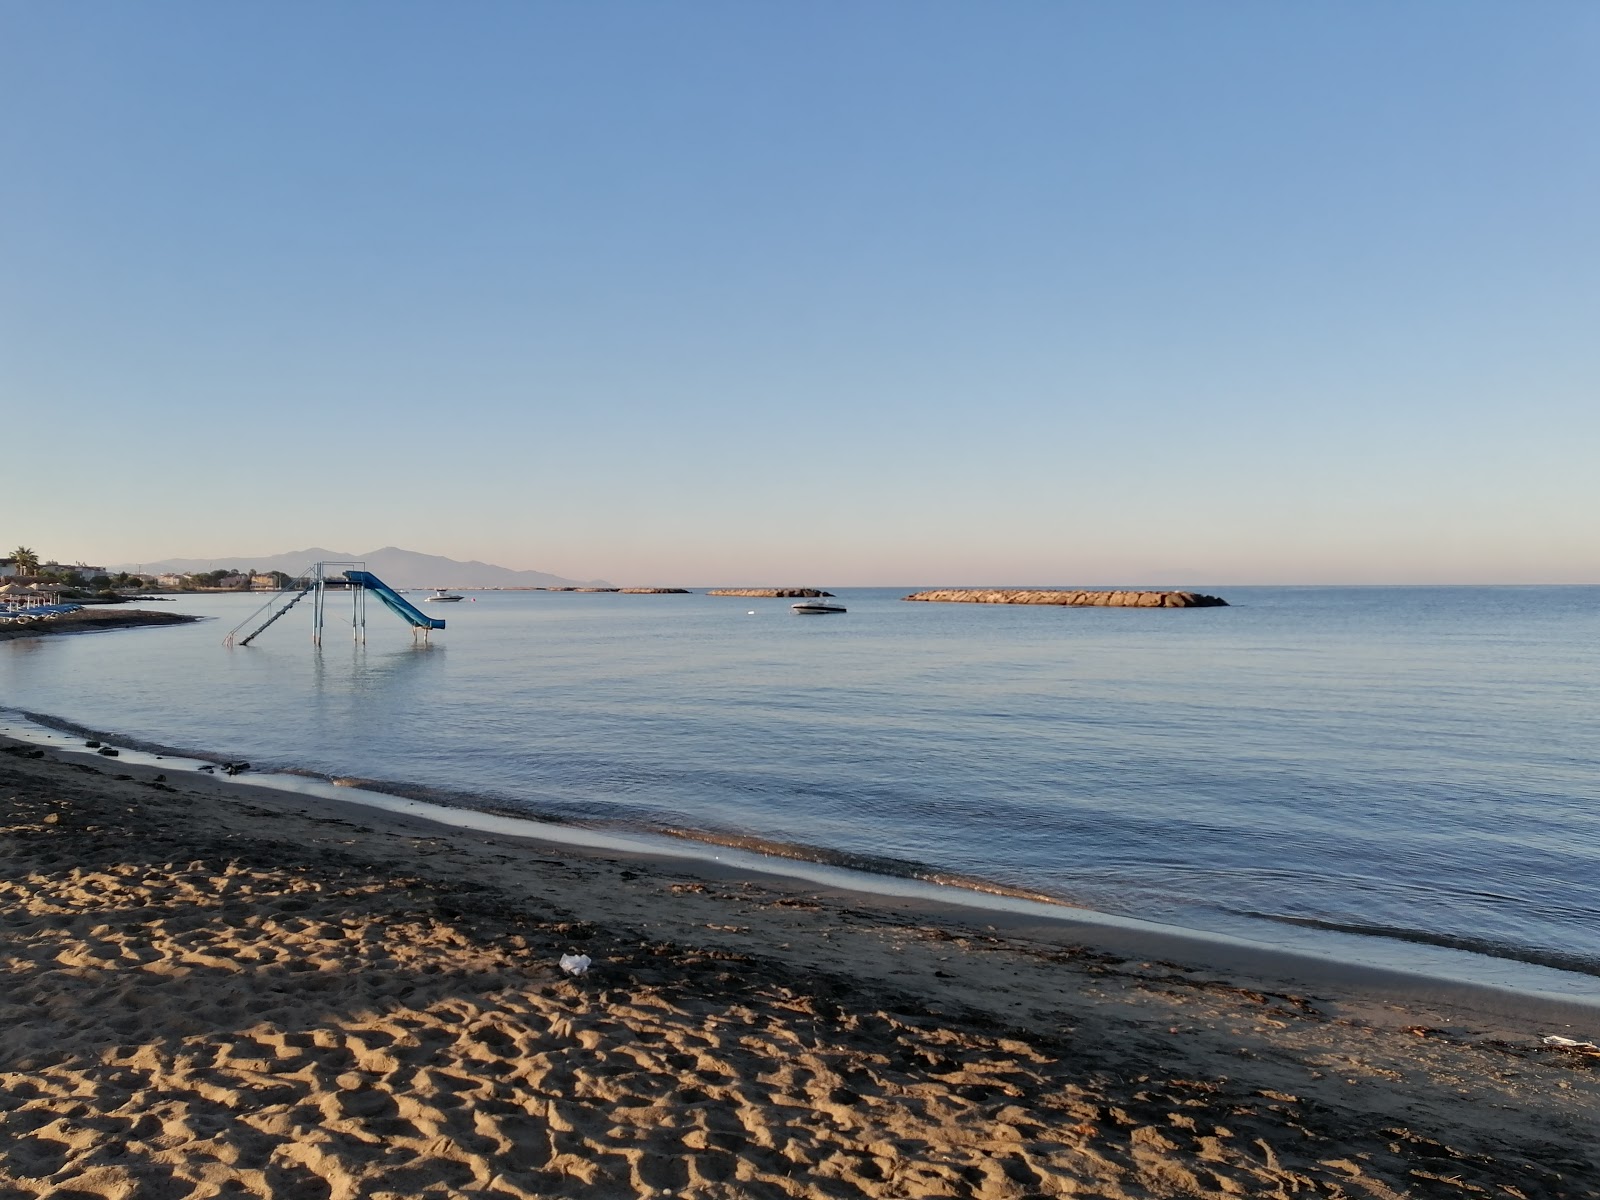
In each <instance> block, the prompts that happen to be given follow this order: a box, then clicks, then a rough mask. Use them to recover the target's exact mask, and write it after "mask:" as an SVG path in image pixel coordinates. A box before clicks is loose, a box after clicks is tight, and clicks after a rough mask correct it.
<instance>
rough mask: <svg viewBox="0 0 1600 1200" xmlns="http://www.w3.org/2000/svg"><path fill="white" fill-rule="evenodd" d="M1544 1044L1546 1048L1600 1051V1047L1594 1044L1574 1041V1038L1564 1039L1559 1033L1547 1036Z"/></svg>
mask: <svg viewBox="0 0 1600 1200" xmlns="http://www.w3.org/2000/svg"><path fill="white" fill-rule="evenodd" d="M1544 1044H1545V1045H1546V1046H1560V1047H1562V1048H1563V1049H1567V1050H1600V1046H1597V1045H1595V1044H1594V1043H1593V1042H1579V1041H1574V1040H1573V1039H1572V1038H1566V1037H1562V1036H1561V1035H1560V1034H1557V1033H1552V1034H1550V1035H1549V1036H1547V1037H1546V1038H1545V1039H1544Z"/></svg>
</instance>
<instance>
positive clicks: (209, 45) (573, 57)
mask: <svg viewBox="0 0 1600 1200" xmlns="http://www.w3.org/2000/svg"><path fill="white" fill-rule="evenodd" d="M1596 62H1600V5H1595V4H1593V3H1590V2H1589V0H1581V2H1580V0H1571V2H1561V0H1541V2H1538V3H1532V4H1522V3H1511V2H1510V0H1501V2H1498V3H1483V2H1479V0H1409V2H1408V3H1405V4H1392V3H1388V2H1387V0H1383V2H1379V0H1339V2H1337V3H1335V2H1332V0H1327V2H1319V0H1305V2H1302V3H1284V2H1282V0H1270V2H1268V0H1214V2H1209V3H1195V2H1194V0H1170V2H1164V0H1135V2H1133V3H1125V4H1109V3H1089V2H1087V0H1050V2H1043V0H1007V2H1003V3H987V2H985V3H979V2H977V0H972V2H968V3H952V2H949V0H876V2H874V3H865V4H863V3H843V2H833V0H818V2H816V3H807V4H777V3H762V2H750V0H680V2H675V3H669V4H663V3H660V2H659V0H648V2H640V3H628V2H623V0H615V2H597V3H592V4H588V3H586V4H573V3H570V2H567V0H562V2H559V3H553V2H552V3H547V2H541V0H515V2H512V0H477V2H475V3H473V4H470V5H447V4H443V3H416V2H413V0H382V2H371V3H368V2H362V0H343V2H335V3H328V4H311V3H288V4H281V3H265V2H263V0H254V2H251V0H240V2H239V3H230V4H224V5H219V4H214V3H210V2H205V3H201V2H198V0H168V2H165V3H161V4H128V3H123V2H121V0H116V2H111V0H80V2H75V3H72V4H41V3H37V2H34V0H0V450H3V461H4V463H5V477H6V480H7V489H6V490H7V493H8V500H7V503H6V504H5V505H4V507H3V509H0V543H3V546H4V549H6V550H9V549H10V548H11V547H12V546H16V545H19V544H21V545H27V546H29V547H31V548H33V549H34V550H36V551H38V552H39V553H40V554H41V555H42V556H44V557H45V558H54V559H59V560H60V561H63V562H76V561H85V562H89V563H92V564H97V565H99V564H108V563H126V562H139V561H154V560H158V559H162V558H170V557H193V558H205V557H210V556H223V555H234V554H242V555H252V554H253V555H263V556H264V555H267V554H274V553H281V552H285V551H290V550H295V549H298V548H301V547H306V546H312V545H321V546H330V547H335V548H338V549H341V550H344V551H347V552H351V553H361V552H366V551H368V550H372V549H375V548H377V547H380V546H386V545H398V546H402V547H405V548H407V549H413V550H419V551H423V552H426V553H431V554H443V555H447V556H449V557H452V558H458V559H480V560H484V561H488V562H494V563H498V564H501V565H504V566H508V567H513V568H518V569H536V570H544V571H551V572H554V573H556V574H559V575H563V576H567V577H571V578H580V579H589V578H604V579H607V580H610V581H612V582H616V583H623V584H657V585H662V586H695V585H711V584H717V583H726V584H735V583H748V584H753V585H761V584H780V583H793V582H805V583H814V584H817V585H823V586H827V585H833V586H852V585H855V586H868V585H884V586H888V585H901V584H906V585H936V584H948V585H957V584H971V585H979V584H992V585H1004V584H1015V585H1028V584H1033V585H1050V584H1056V585H1064V586H1089V585H1095V584H1107V585H1111V584H1123V585H1141V584H1142V585H1148V586H1179V587H1182V586H1201V585H1217V584H1226V583H1237V584H1249V583H1290V584H1293V583H1306V584H1314V583H1475V582H1482V583H1499V582H1511V583H1535V582H1548V583H1600V533H1597V530H1596V515H1597V514H1600V465H1597V457H1600V456H1597V453H1596V451H1597V448H1600V220H1597V217H1596V214H1597V213H1600V138H1597V136H1596V132H1595V131H1596V130H1597V129H1600V71H1597V70H1596V69H1595V63H1596ZM19 486H20V491H19Z"/></svg>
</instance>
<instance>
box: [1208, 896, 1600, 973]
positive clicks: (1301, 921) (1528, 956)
mask: <svg viewBox="0 0 1600 1200" xmlns="http://www.w3.org/2000/svg"><path fill="white" fill-rule="evenodd" d="M1228 911H1230V912H1236V913H1238V914H1239V915H1240V916H1245V917H1254V918H1256V919H1257V920H1261V921H1272V922H1274V923H1276V924H1279V925H1296V926H1299V927H1300V928H1303V929H1322V930H1326V931H1327V932H1329V933H1353V934H1356V935H1357V936H1360V937H1381V938H1391V939H1393V940H1394V941H1399V942H1411V943H1413V944H1415V945H1419V946H1440V947H1443V948H1444V949H1447V950H1463V951H1466V952H1467V953H1469V954H1481V955H1484V956H1485V957H1487V958H1503V959H1507V960H1509V961H1511V962H1523V963H1529V964H1531V965H1533V966H1536V967H1550V968H1552V969H1554V970H1557V971H1570V972H1572V973H1574V974H1578V975H1595V976H1600V958H1597V957H1596V956H1595V955H1592V954H1582V953H1578V952H1576V951H1571V950H1560V949H1556V948H1554V947H1550V946H1513V945H1509V944H1507V943H1505V942H1497V941H1492V940H1490V939H1488V938H1475V937H1464V936H1462V935H1460V934H1454V933H1435V932H1434V931H1432V930H1429V929H1410V928H1407V927H1405V926H1403V925H1367V924H1362V923H1360V922H1357V921H1328V920H1323V919H1321V918H1318V917H1293V916H1288V915H1286V914H1284V913H1268V912H1256V911H1254V910H1251V909H1229V910H1228Z"/></svg>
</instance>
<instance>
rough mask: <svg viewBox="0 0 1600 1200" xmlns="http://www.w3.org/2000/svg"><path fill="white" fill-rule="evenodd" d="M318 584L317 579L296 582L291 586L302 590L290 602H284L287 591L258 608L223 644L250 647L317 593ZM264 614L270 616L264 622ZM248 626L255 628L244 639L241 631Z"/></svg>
mask: <svg viewBox="0 0 1600 1200" xmlns="http://www.w3.org/2000/svg"><path fill="white" fill-rule="evenodd" d="M317 582H318V581H317V580H316V579H308V578H305V577H302V578H300V579H297V580H295V581H294V583H293V584H291V585H290V586H291V587H298V588H299V589H300V590H299V591H298V592H295V594H294V595H293V596H290V597H289V599H288V600H284V598H283V597H284V596H285V595H287V594H288V593H287V592H286V591H285V592H279V593H278V594H277V595H276V596H274V597H273V598H272V599H271V600H268V601H267V602H266V604H265V605H263V606H262V607H261V608H258V609H257V610H256V611H255V612H253V613H251V614H250V615H249V616H248V617H246V618H245V619H244V620H243V621H241V622H239V624H238V625H236V626H234V627H233V629H232V630H231V631H230V632H229V634H228V636H227V637H225V638H223V639H222V644H223V645H224V646H248V645H249V644H250V643H251V642H253V641H255V640H256V638H258V637H260V636H261V634H262V632H263V631H264V630H265V629H266V628H267V626H268V625H271V624H272V623H273V622H274V621H276V620H277V619H278V618H279V617H281V616H283V614H284V613H286V612H288V611H289V610H290V609H291V608H293V607H294V606H295V605H296V604H299V603H300V601H302V600H304V599H305V598H306V597H307V596H309V595H310V594H311V593H312V592H313V591H315V590H316V587H317ZM263 614H270V615H267V617H266V620H262V619H261V618H262V616H263ZM247 625H249V626H253V628H252V629H251V630H250V632H249V633H247V634H245V635H244V636H243V637H240V636H239V630H241V629H243V628H244V627H245V626H247Z"/></svg>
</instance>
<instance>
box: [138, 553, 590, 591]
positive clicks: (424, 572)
mask: <svg viewBox="0 0 1600 1200" xmlns="http://www.w3.org/2000/svg"><path fill="white" fill-rule="evenodd" d="M329 561H338V562H350V561H356V562H364V563H366V564H367V570H369V571H371V572H372V573H373V574H374V575H376V576H377V577H378V578H379V579H381V580H383V581H384V582H385V583H387V584H389V585H390V586H391V587H401V588H435V587H457V588H483V587H609V586H611V585H610V584H608V583H606V581H605V580H603V579H564V578H562V577H561V576H560V575H551V574H549V573H548V572H546V571H513V570H512V569H511V568H510V567H497V566H495V565H494V564H493V563H485V562H459V561H457V560H456V559H453V558H441V557H440V556H439V555H437V554H418V553H417V552H416V551H415V550H402V549H400V548H399V547H398V546H385V547H384V548H383V549H382V550H369V551H367V552H366V553H365V554H347V553H345V552H344V551H342V550H325V549H323V548H322V547H321V546H312V547H311V548H310V549H309V550H292V551H290V552H289V553H288V554H260V555H256V556H254V557H251V556H249V555H245V556H237V555H234V556H228V557H219V558H169V559H166V560H164V561H162V562H147V563H119V564H117V565H116V566H113V567H109V568H107V569H108V570H111V571H143V572H144V573H145V574H146V575H166V574H169V573H170V574H173V575H188V574H191V573H193V572H195V571H215V570H230V571H248V570H251V569H252V568H253V569H255V570H256V571H286V572H288V573H289V574H290V575H298V574H300V572H302V571H304V570H305V569H306V568H307V567H308V566H310V565H311V564H312V563H315V562H329Z"/></svg>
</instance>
